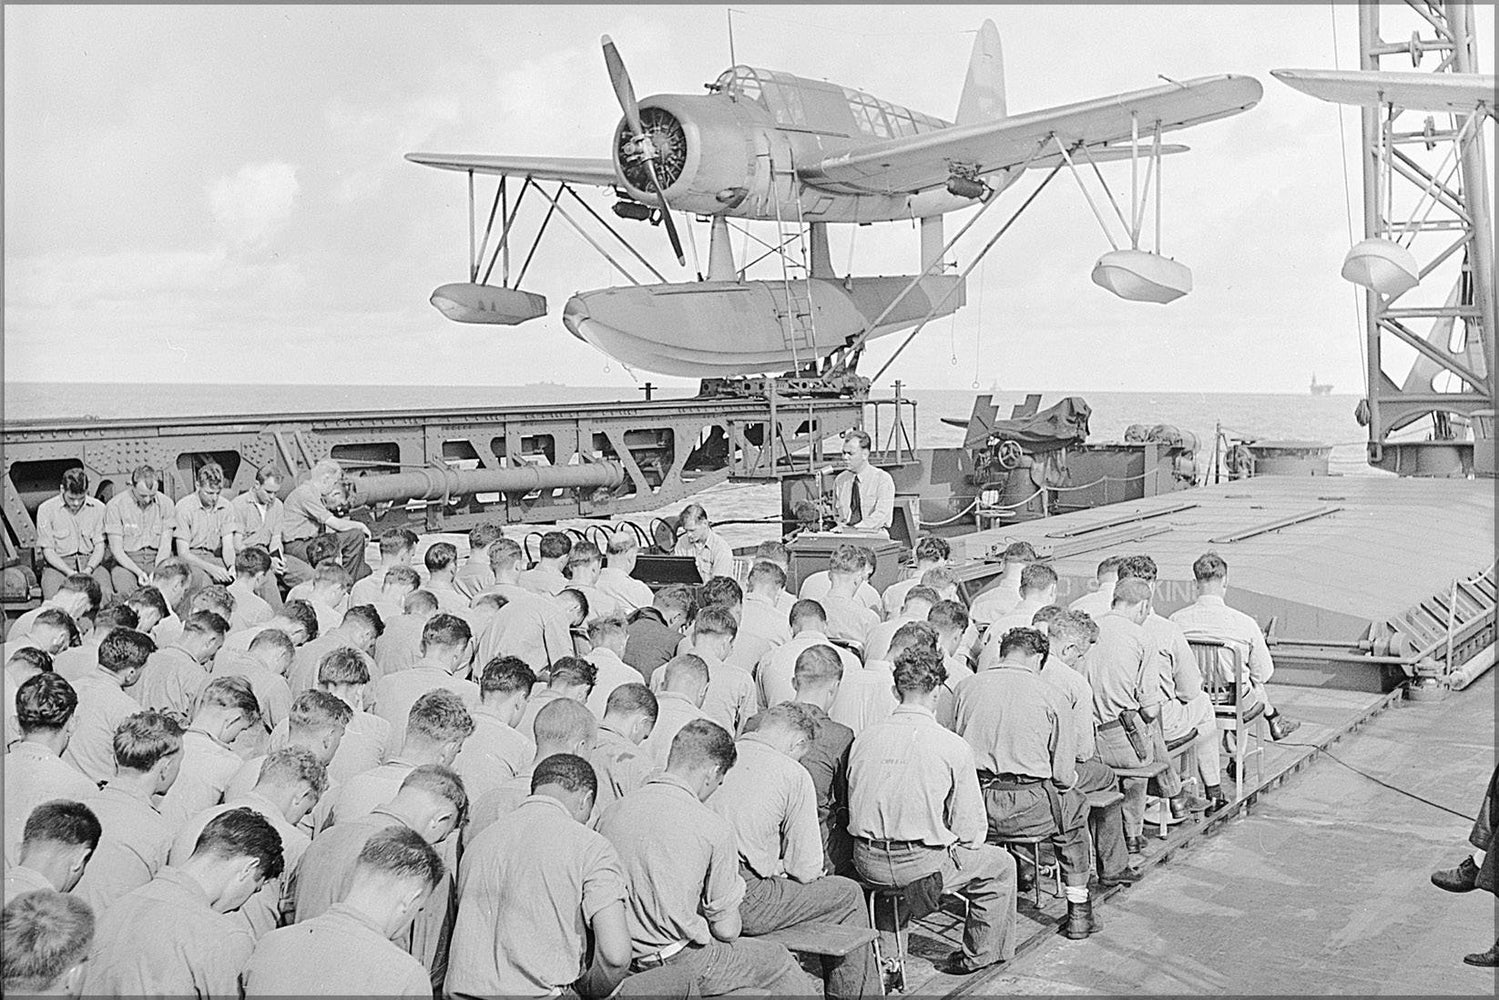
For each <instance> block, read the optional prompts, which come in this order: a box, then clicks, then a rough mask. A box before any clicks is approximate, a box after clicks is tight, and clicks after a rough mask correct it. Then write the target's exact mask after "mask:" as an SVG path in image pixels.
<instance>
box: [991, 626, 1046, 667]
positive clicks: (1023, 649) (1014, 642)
mask: <svg viewBox="0 0 1499 1000" xmlns="http://www.w3.org/2000/svg"><path fill="white" fill-rule="evenodd" d="M1011 653H1023V654H1026V655H1028V656H1040V657H1041V658H1042V659H1043V660H1044V659H1046V657H1047V656H1048V655H1049V654H1050V653H1051V643H1050V641H1048V640H1047V638H1046V633H1045V632H1043V631H1041V630H1040V629H1038V628H1026V627H1023V626H1022V627H1020V628H1012V629H1010V630H1009V631H1008V632H1006V633H1005V634H1004V635H1002V636H1000V639H999V655H1000V656H1009V655H1010V654H1011Z"/></svg>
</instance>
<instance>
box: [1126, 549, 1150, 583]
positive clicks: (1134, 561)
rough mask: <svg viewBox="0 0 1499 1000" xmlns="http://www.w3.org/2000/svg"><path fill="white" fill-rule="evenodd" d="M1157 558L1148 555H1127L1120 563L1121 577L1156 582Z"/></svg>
mask: <svg viewBox="0 0 1499 1000" xmlns="http://www.w3.org/2000/svg"><path fill="white" fill-rule="evenodd" d="M1157 572H1158V571H1157V569H1156V565H1155V560H1154V559H1152V558H1150V556H1147V555H1138V556H1127V557H1126V558H1125V559H1124V560H1122V561H1121V562H1120V563H1119V579H1121V580H1130V579H1134V580H1145V581H1146V582H1154V581H1155V578H1156V574H1157Z"/></svg>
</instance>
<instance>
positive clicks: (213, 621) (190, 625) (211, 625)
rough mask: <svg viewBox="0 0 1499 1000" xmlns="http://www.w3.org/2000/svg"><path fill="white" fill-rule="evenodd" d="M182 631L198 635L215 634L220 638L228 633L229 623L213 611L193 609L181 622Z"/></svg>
mask: <svg viewBox="0 0 1499 1000" xmlns="http://www.w3.org/2000/svg"><path fill="white" fill-rule="evenodd" d="M182 631H184V632H196V633H197V634H198V635H216V636H218V637H219V638H220V639H222V638H223V637H224V636H225V635H227V634H228V633H229V623H228V622H227V621H225V620H224V616H223V615H221V614H218V613H217V612H214V611H194V612H193V613H192V614H190V615H188V616H187V618H185V619H184V620H183V622H182Z"/></svg>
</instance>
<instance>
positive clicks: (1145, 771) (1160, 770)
mask: <svg viewBox="0 0 1499 1000" xmlns="http://www.w3.org/2000/svg"><path fill="white" fill-rule="evenodd" d="M1167 766H1168V765H1167V763H1166V762H1165V761H1164V760H1154V761H1151V762H1150V763H1149V764H1141V765H1139V766H1138V767H1115V766H1114V765H1113V764H1110V765H1109V770H1110V771H1113V772H1114V777H1115V778H1118V779H1119V780H1121V781H1123V780H1124V779H1126V778H1138V779H1141V780H1144V781H1149V780H1150V779H1151V778H1154V777H1155V776H1157V775H1159V774H1164V773H1166V768H1167ZM1120 795H1121V797H1122V796H1123V793H1120ZM1169 830H1170V826H1169V825H1168V824H1167V823H1166V821H1165V820H1164V819H1162V820H1161V823H1160V833H1161V836H1162V837H1165V836H1166V834H1167V832H1168V831H1169Z"/></svg>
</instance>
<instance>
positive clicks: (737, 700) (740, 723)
mask: <svg viewBox="0 0 1499 1000" xmlns="http://www.w3.org/2000/svg"><path fill="white" fill-rule="evenodd" d="M694 652H695V653H696V654H697V655H698V656H700V657H702V660H703V662H704V663H706V664H707V665H708V693H707V695H705V696H704V698H703V715H705V716H707V717H708V718H710V719H712V720H713V721H714V722H716V723H718V724H719V725H720V726H723V727H724V728H725V729H727V730H728V731H729V733H730V734H731V735H733V734H737V733H739V732H741V731H742V730H743V729H744V724H745V723H746V722H748V721H749V720H750V718H751V717H752V716H754V715H755V714H756V713H757V712H759V711H760V698H759V695H758V693H757V692H756V690H755V679H754V678H753V677H751V676H750V675H749V674H748V673H747V672H745V671H743V670H740V669H739V668H738V667H731V666H729V665H728V664H727V663H725V662H724V661H723V660H720V659H719V658H718V657H716V656H709V655H708V654H707V653H704V652H702V651H700V650H694ZM664 674H665V668H664V667H662V668H658V669H657V671H656V680H657V682H658V683H659V682H661V681H662V680H664Z"/></svg>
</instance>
